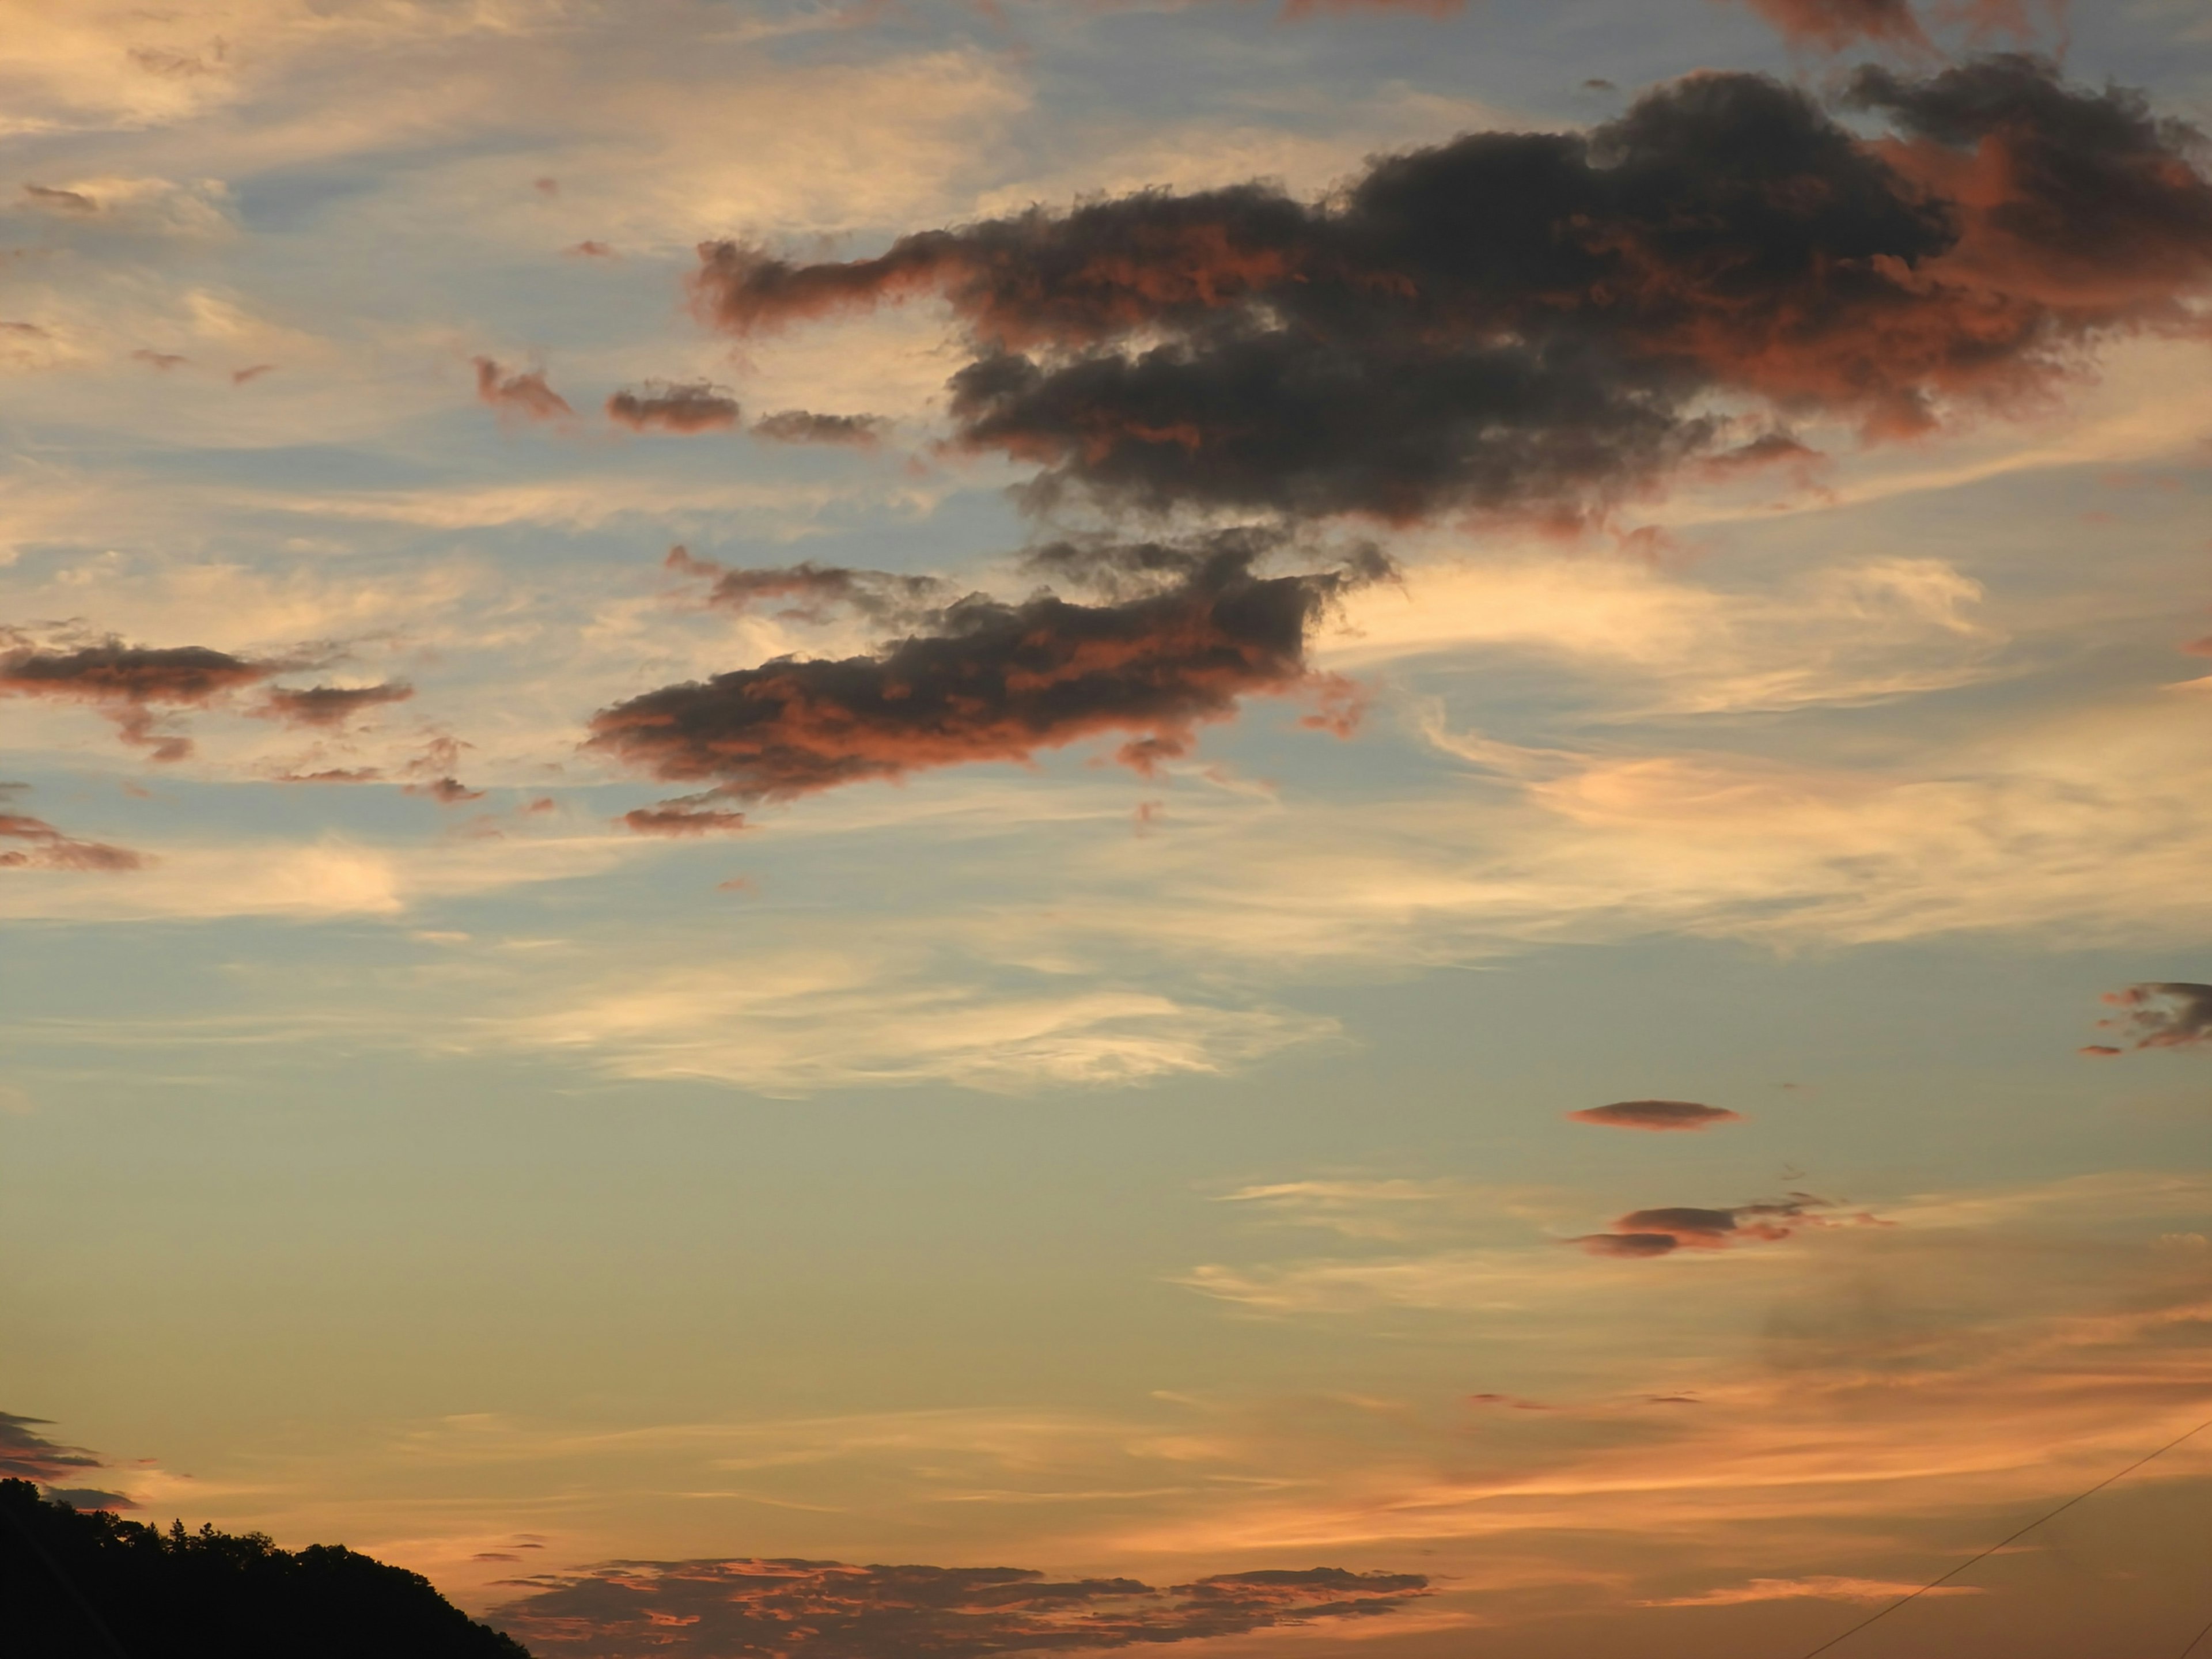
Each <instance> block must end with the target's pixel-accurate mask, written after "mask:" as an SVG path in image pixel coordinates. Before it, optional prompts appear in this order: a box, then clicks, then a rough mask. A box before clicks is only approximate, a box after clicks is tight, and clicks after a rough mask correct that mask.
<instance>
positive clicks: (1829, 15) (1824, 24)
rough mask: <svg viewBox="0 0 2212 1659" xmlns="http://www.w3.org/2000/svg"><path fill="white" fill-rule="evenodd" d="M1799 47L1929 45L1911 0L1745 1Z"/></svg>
mask: <svg viewBox="0 0 2212 1659" xmlns="http://www.w3.org/2000/svg"><path fill="white" fill-rule="evenodd" d="M1744 3H1745V4H1747V5H1748V6H1749V7H1750V8H1751V9H1753V11H1755V12H1757V13H1758V14H1759V15H1760V16H1761V17H1764V18H1765V20H1766V21H1768V22H1770V23H1771V24H1772V25H1773V26H1774V27H1776V28H1777V29H1778V30H1779V31H1780V32H1781V33H1782V34H1783V35H1784V37H1785V38H1787V39H1789V40H1792V41H1794V42H1796V44H1798V45H1800V46H1820V47H1822V48H1824V49H1826V50H1827V51H1830V52H1839V51H1841V50H1843V49H1844V47H1846V46H1857V45H1858V44H1859V43H1860V42H1862V41H1872V42H1875V43H1876V44H1883V43H1887V44H1893V45H1897V46H1923V47H1924V46H1927V45H1928V36H1927V33H1925V32H1924V31H1923V29H1922V28H1921V27H1920V20H1919V18H1918V17H1917V16H1916V15H1914V14H1913V10H1912V5H1911V0H1744Z"/></svg>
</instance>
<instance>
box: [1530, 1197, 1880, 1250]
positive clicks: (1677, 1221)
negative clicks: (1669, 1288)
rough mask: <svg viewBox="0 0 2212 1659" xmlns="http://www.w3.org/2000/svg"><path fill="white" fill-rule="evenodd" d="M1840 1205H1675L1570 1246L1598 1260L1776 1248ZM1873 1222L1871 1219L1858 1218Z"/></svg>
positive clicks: (1635, 1213) (1828, 1222) (1633, 1215)
mask: <svg viewBox="0 0 2212 1659" xmlns="http://www.w3.org/2000/svg"><path fill="white" fill-rule="evenodd" d="M1834 1207H1835V1206H1833V1205H1832V1204H1831V1203H1830V1202H1829V1201H1828V1200H1826V1199H1822V1198H1814V1197H1813V1196H1812V1195H1811V1194H1808V1193H1792V1194H1790V1196H1789V1197H1788V1198H1786V1199H1782V1200H1776V1201H1774V1202H1771V1203H1765V1204H1743V1205H1739V1206H1736V1207H1735V1209H1732V1210H1701V1209H1692V1208H1689V1207H1686V1206H1674V1207H1668V1208H1662V1209H1656V1210H1632V1211H1630V1212H1628V1213H1627V1214H1626V1215H1625V1216H1623V1217H1621V1218H1620V1220H1618V1221H1616V1222H1614V1223H1613V1225H1612V1226H1611V1227H1609V1228H1608V1229H1607V1230H1606V1231H1604V1232H1601V1233H1589V1234H1586V1235H1584V1236H1583V1237H1580V1238H1577V1239H1572V1240H1570V1241H1569V1242H1570V1243H1575V1244H1579V1245H1581V1246H1582V1248H1583V1249H1585V1250H1588V1251H1589V1253H1590V1254H1591V1255H1617V1256H1632V1257H1634V1256H1656V1255H1673V1254H1674V1252H1675V1251H1676V1250H1680V1249H1692V1250H1725V1249H1731V1248H1733V1247H1734V1246H1735V1245H1738V1244H1747V1243H1778V1241H1780V1240H1782V1239H1785V1238H1788V1237H1790V1236H1791V1235H1792V1234H1793V1233H1796V1231H1799V1230H1800V1229H1801V1228H1805V1227H1820V1226H1832V1225H1835V1224H1834V1222H1833V1221H1832V1219H1831V1218H1828V1217H1826V1216H1823V1215H1821V1214H1820V1213H1819V1212H1820V1211H1823V1210H1828V1209H1832V1208H1834ZM1853 1219H1855V1220H1857V1221H1860V1222H1871V1221H1872V1219H1873V1218H1871V1217H1869V1216H1859V1217H1855V1218H1853Z"/></svg>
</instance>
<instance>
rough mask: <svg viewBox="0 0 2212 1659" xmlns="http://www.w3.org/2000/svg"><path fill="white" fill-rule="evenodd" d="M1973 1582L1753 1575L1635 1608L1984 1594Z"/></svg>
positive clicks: (1896, 1599)
mask: <svg viewBox="0 0 2212 1659" xmlns="http://www.w3.org/2000/svg"><path fill="white" fill-rule="evenodd" d="M1987 1594H1989V1592H1988V1591H1986V1590H1984V1589H1982V1588H1981V1587H1980V1586H1979V1585H1977V1584H1942V1585H1938V1586H1937V1587H1936V1589H1922V1588H1921V1587H1920V1586H1919V1585H1917V1584H1905V1583H1892V1582H1890V1581H1889V1580H1887V1579H1882V1578H1839V1577H1835V1576H1833V1575H1832V1574H1820V1575H1816V1576H1814V1577H1809V1578H1754V1579H1753V1580H1752V1581H1751V1582H1750V1583H1746V1584H1731V1585H1728V1586H1726V1587H1724V1588H1723V1589H1710V1590H1705V1591H1703V1592H1701V1593H1699V1594H1698V1595H1670V1596H1667V1597H1665V1598H1663V1599H1660V1600H1655V1601H1638V1602H1637V1603H1636V1605H1637V1606H1638V1607H1743V1606H1745V1605H1747V1603H1750V1602H1753V1601H1898V1600H1900V1599H1901V1598H1903V1597H1905V1596H1907V1595H1987Z"/></svg>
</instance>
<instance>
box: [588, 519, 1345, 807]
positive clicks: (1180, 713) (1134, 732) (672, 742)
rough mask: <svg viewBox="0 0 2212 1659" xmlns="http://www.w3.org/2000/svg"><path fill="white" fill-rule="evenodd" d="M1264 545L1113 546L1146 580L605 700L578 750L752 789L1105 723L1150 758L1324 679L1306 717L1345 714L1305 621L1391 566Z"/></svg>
mask: <svg viewBox="0 0 2212 1659" xmlns="http://www.w3.org/2000/svg"><path fill="white" fill-rule="evenodd" d="M1273 545H1274V543H1273V541H1272V540H1270V539H1269V538H1260V537H1255V536H1254V535H1251V534H1249V533H1243V532H1230V533H1225V534H1222V535H1218V536H1215V537H1213V538H1208V539H1206V540H1205V541H1202V542H1200V543H1196V544H1190V545H1188V546H1184V547H1181V548H1176V549H1169V548H1165V547H1163V546H1149V547H1146V548H1142V549H1130V550H1126V551H1127V553H1128V555H1129V556H1130V558H1131V560H1132V561H1133V563H1135V562H1141V563H1143V564H1145V565H1146V566H1147V567H1148V568H1149V569H1150V571H1151V572H1152V580H1149V582H1148V584H1147V586H1146V587H1145V589H1144V591H1142V592H1139V593H1137V594H1135V595H1133V597H1129V598H1127V599H1118V600H1111V601H1109V602H1107V603H1104V604H1099V605H1084V604H1077V603H1072V602H1070V601H1068V600H1066V599H1061V598H1060V597H1059V596H1057V595H1056V594H1054V593H1052V592H1042V593H1039V594H1037V595H1036V597H1034V598H1031V599H1026V600H1024V601H1023V602H1022V603H1021V604H1019V605H1006V604H1002V603H1000V601H998V600H995V599H989V598H987V597H986V596H984V595H982V594H980V593H979V594H970V595H969V597H967V598H966V599H960V600H957V601H956V602H955V603H953V604H951V605H945V607H943V608H942V609H941V610H939V611H934V612H933V613H931V615H930V616H929V617H928V618H927V623H926V628H927V631H917V632H915V633H913V634H911V635H908V636H907V637H905V638H903V639H901V640H898V641H894V642H892V643H890V644H889V645H887V646H886V647H884V649H883V650H882V651H880V652H878V653H875V654H872V655H868V656H859V657H848V658H845V659H842V660H830V659H798V658H779V659H776V660H775V661H772V662H769V663H764V664H763V665H760V666H759V667H757V668H744V669H738V670H735V671H732V672H730V673H726V674H718V675H716V676H714V678H712V679H710V680H708V681H705V682H703V683H701V682H694V683H690V684H682V685H671V686H667V687H665V688H663V689H662V690H658V691H651V692H647V694H645V695H644V696H640V697H634V698H632V699H630V700H629V702H623V703H619V704H617V705H616V706H615V707H614V708H607V709H603V710H601V711H600V713H599V714H598V715H597V716H596V717H595V718H594V719H593V720H592V736H591V738H590V746H591V747H592V748H594V749H597V750H599V751H600V752H602V753H604V754H606V755H608V756H610V757H613V758H615V759H617V760H619V761H622V762H624V763H628V764H629V765H631V766H633V767H635V768H636V769H639V770H641V771H643V772H647V773H649V774H651V775H654V776H656V777H659V778H663V779H666V780H668V781H675V782H686V783H695V782H704V783H711V784H713V785H714V786H715V787H716V791H717V793H721V794H723V795H726V796H729V797H733V798H736V799H787V798H790V797H793V796H797V795H804V794H809V793H814V792H816V791H818V790H823V789H831V788H836V787H838V786H839V785H841V784H847V783H854V782H859V781H863V780H867V779H894V778H900V777H903V776H905V775H907V774H908V773H911V772H917V771H924V770H927V769H931V768H934V767H941V766H955V765H962V764H966V763H974V762H979V761H1017V762H1020V761H1027V760H1029V759H1030V758H1031V757H1034V756H1035V755H1036V753H1037V752H1038V751H1039V750H1047V749H1058V748H1061V747H1064V746H1065V745H1066V744H1071V743H1074V742H1076V741H1078V740H1079V739H1081V738H1090V737H1095V736H1098V735H1101V734H1103V733H1107V732H1126V733H1128V734H1130V739H1129V741H1128V742H1127V743H1125V744H1123V745H1122V746H1121V749H1120V750H1119V751H1118V753H1117V756H1116V758H1117V759H1120V760H1121V761H1122V762H1123V763H1126V764H1127V765H1130V766H1133V767H1134V768H1136V769H1138V770H1139V771H1142V772H1146V773H1149V772H1151V771H1152V769H1155V768H1156V767H1157V766H1158V764H1159V763H1160V762H1162V761H1164V760H1169V759H1173V758H1175V757H1179V756H1181V755H1183V754H1185V753H1187V752H1188V750H1189V748H1190V746H1191V745H1192V744H1193V743H1194V741H1195V740H1196V739H1195V728H1196V727H1197V726H1200V725H1202V724H1205V723H1206V722H1209V721H1213V720H1225V719H1227V718H1228V717H1229V716H1230V715H1231V714H1233V713H1234V712H1235V710H1236V708H1237V702H1238V700H1239V699H1241V698H1243V697H1246V696H1283V695H1286V694H1289V693H1291V692H1296V691H1300V690H1310V691H1314V692H1316V693H1320V694H1322V696H1323V698H1324V702H1325V704H1326V705H1327V707H1326V708H1325V710H1324V712H1323V713H1322V714H1316V716H1314V717H1312V722H1311V723H1328V724H1329V725H1331V726H1334V727H1335V728H1336V729H1339V730H1342V729H1345V728H1346V726H1347V725H1348V722H1349V721H1350V720H1351V719H1352V718H1354V717H1355V715H1356V708H1355V707H1354V706H1353V705H1352V702H1351V701H1350V700H1349V699H1348V698H1346V697H1345V696H1343V695H1342V693H1343V692H1344V691H1345V690H1346V688H1344V687H1342V686H1341V685H1340V684H1338V683H1336V682H1333V681H1328V680H1326V679H1324V678H1322V677H1318V676H1316V675H1315V674H1313V673H1312V672H1311V671H1310V670H1309V669H1308V668H1307V666H1306V662H1305V641H1306V634H1307V630H1308V629H1309V628H1310V627H1311V626H1312V624H1313V623H1315V622H1316V619H1317V618H1318V617H1320V616H1321V615H1322V613H1323V612H1325V611H1327V610H1328V607H1329V606H1330V605H1331V604H1332V603H1334V600H1335V599H1337V598H1338V597H1339V596H1340V595H1341V594H1342V593H1344V592H1347V591H1348V590H1349V589H1350V588H1352V586H1356V585H1358V584H1359V583H1362V582H1365V581H1370V580H1376V578H1377V577H1378V576H1379V575H1381V574H1385V573H1386V572H1387V569H1388V567H1387V565H1384V564H1383V562H1382V561H1381V560H1380V558H1379V556H1373V555H1370V556H1367V561H1366V562H1362V563H1359V564H1356V565H1354V566H1352V567H1348V568H1340V569H1337V570H1332V571H1326V572H1318V573H1313V574H1302V575H1288V576H1274V577H1263V576H1260V575H1256V574H1254V570H1253V565H1254V562H1255V560H1256V559H1257V558H1258V557H1259V556H1261V554H1263V553H1265V552H1267V551H1268V550H1271V549H1272V547H1273ZM1097 556H1099V557H1101V558H1103V557H1105V556H1107V554H1106V552H1105V550H1098V552H1097ZM1332 691H1334V692H1336V693H1337V694H1339V695H1337V696H1335V697H1334V698H1332V697H1330V696H1329V695H1328V694H1329V693H1331V692H1332Z"/></svg>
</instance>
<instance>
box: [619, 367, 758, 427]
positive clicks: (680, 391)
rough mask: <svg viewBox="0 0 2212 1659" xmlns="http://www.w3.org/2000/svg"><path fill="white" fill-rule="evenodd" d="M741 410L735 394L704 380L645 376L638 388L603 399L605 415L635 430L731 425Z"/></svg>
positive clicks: (736, 421) (734, 422) (734, 423)
mask: <svg viewBox="0 0 2212 1659" xmlns="http://www.w3.org/2000/svg"><path fill="white" fill-rule="evenodd" d="M742 412H743V411H741V410H739V409H738V400H737V399H736V398H732V397H731V396H729V395H728V394H727V393H726V392H723V391H721V390H720V388H719V387H717V386H714V384H713V383H712V382H710V381H707V380H692V381H687V382H684V383H682V384H677V385H672V384H671V383H669V382H667V381H665V380H647V382H646V383H645V389H644V391H642V392H616V393H615V395H614V396H613V397H611V398H608V399H607V418H608V419H609V420H611V421H614V422H617V423H619V424H620V425H623V426H626V427H629V428H630V429H631V430H632V431H635V432H652V431H659V432H680V433H691V432H712V431H714V430H716V429H717V428H727V427H732V426H735V425H736V424H737V423H738V416H739V415H740V414H741V413H742Z"/></svg>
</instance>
